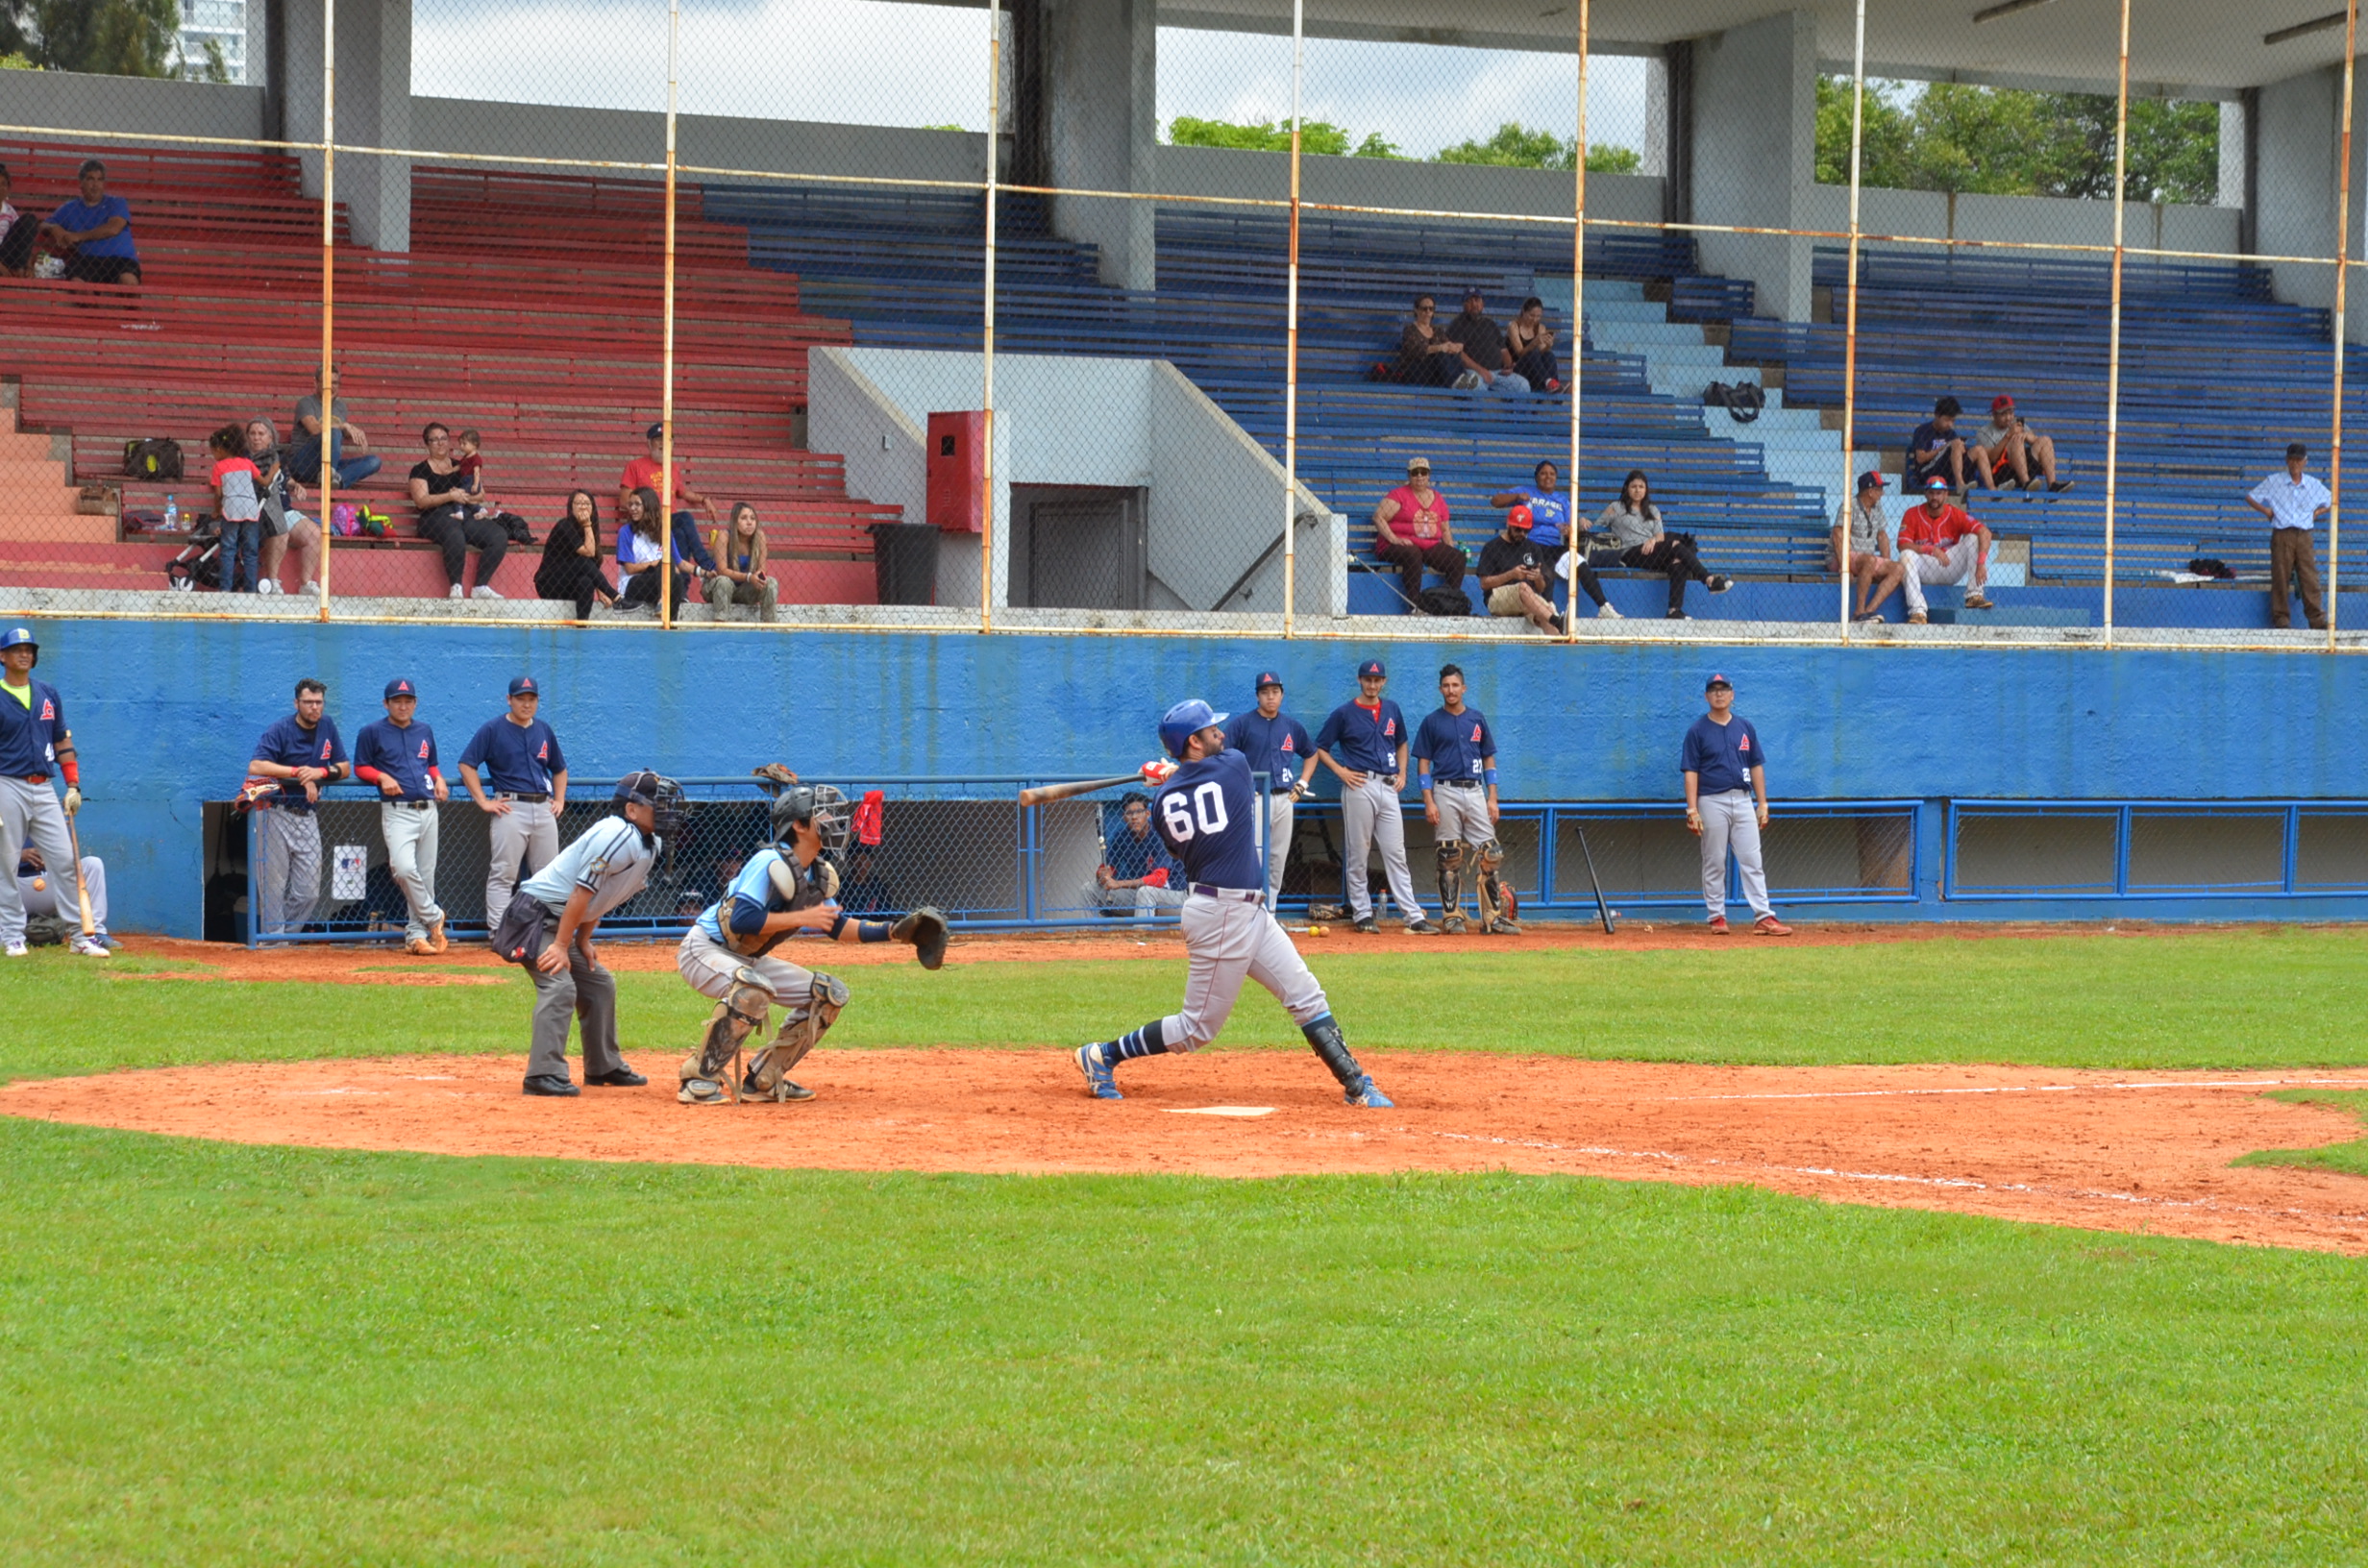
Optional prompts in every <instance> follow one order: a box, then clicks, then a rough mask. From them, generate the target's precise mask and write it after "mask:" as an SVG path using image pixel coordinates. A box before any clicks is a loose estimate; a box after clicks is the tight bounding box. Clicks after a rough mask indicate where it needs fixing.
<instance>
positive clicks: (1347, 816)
mask: <svg viewBox="0 0 2368 1568" xmlns="http://www.w3.org/2000/svg"><path fill="white" fill-rule="evenodd" d="M1341 827H1342V830H1343V836H1344V837H1345V838H1346V839H1347V840H1348V913H1349V914H1350V916H1352V917H1353V918H1355V919H1360V920H1362V919H1367V918H1368V917H1369V916H1370V915H1371V914H1372V913H1373V900H1372V896H1371V894H1369V893H1368V892H1367V891H1366V886H1365V881H1366V876H1365V859H1366V855H1367V853H1368V852H1369V850H1370V849H1371V848H1372V847H1373V845H1374V844H1375V843H1376V842H1378V843H1379V844H1380V845H1381V870H1382V874H1383V875H1384V876H1386V877H1387V878H1388V879H1389V882H1390V896H1391V898H1392V899H1393V900H1394V901H1395V902H1396V904H1397V912H1398V914H1399V915H1400V916H1401V917H1403V918H1404V919H1405V921H1406V923H1407V924H1408V925H1412V924H1414V923H1415V922H1416V921H1417V920H1419V919H1425V918H1426V917H1425V916H1424V915H1423V913H1422V900H1421V899H1419V898H1418V897H1416V896H1415V879H1414V873H1413V872H1412V871H1410V870H1407V869H1406V817H1405V808H1404V807H1403V806H1402V805H1401V804H1400V803H1399V800H1398V797H1397V790H1396V789H1395V788H1394V786H1392V785H1389V784H1385V783H1383V782H1382V778H1381V775H1380V774H1379V773H1368V774H1366V775H1365V782H1364V783H1363V784H1360V785H1358V786H1357V787H1356V788H1354V789H1350V788H1349V787H1347V786H1346V785H1343V786H1342V788H1341Z"/></svg>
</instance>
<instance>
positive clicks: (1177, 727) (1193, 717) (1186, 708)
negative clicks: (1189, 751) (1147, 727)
mask: <svg viewBox="0 0 2368 1568" xmlns="http://www.w3.org/2000/svg"><path fill="white" fill-rule="evenodd" d="M1224 722H1225V716H1224V715H1223V714H1221V713H1218V712H1216V711H1215V710H1213V709H1212V708H1211V707H1210V706H1209V705H1208V704H1207V703H1206V702H1203V701H1201V700H1200V698H1196V697H1195V698H1186V699H1185V700H1184V701H1182V702H1178V703H1177V704H1176V705H1175V706H1174V707H1172V708H1170V709H1169V710H1168V711H1167V712H1166V713H1165V714H1164V715H1162V716H1161V718H1160V721H1159V744H1160V745H1162V746H1164V747H1167V748H1168V755H1170V756H1172V757H1173V758H1175V759H1176V761H1178V762H1182V761H1183V760H1184V743H1185V742H1186V741H1189V740H1191V739H1192V738H1193V737H1194V736H1196V735H1197V734H1199V733H1200V732H1201V731H1202V730H1204V729H1207V728H1209V727H1210V726H1211V725H1213V724H1221V723H1224Z"/></svg>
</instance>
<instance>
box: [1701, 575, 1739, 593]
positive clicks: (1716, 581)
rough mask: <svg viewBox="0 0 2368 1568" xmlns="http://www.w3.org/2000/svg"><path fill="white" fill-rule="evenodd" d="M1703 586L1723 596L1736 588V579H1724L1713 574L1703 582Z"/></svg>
mask: <svg viewBox="0 0 2368 1568" xmlns="http://www.w3.org/2000/svg"><path fill="white" fill-rule="evenodd" d="M1702 586H1703V587H1705V588H1708V589H1709V590H1710V591H1711V592H1712V593H1714V594H1723V593H1725V592H1726V591H1727V590H1728V589H1730V588H1732V587H1734V586H1735V579H1734V578H1733V577H1722V576H1718V575H1717V574H1716V573H1713V574H1712V575H1711V576H1710V577H1709V578H1708V579H1706V580H1705V581H1704V582H1703V584H1702Z"/></svg>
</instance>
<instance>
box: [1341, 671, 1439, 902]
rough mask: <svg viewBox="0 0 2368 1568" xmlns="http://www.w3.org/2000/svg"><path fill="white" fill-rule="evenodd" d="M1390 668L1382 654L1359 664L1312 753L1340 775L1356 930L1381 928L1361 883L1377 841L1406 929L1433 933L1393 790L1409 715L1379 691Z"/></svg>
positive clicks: (1402, 767)
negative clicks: (1409, 864) (1353, 689)
mask: <svg viewBox="0 0 2368 1568" xmlns="http://www.w3.org/2000/svg"><path fill="white" fill-rule="evenodd" d="M1389 679H1390V672H1389V671H1388V670H1386V669H1384V668H1383V666H1382V662H1381V661H1380V660H1379V659H1368V660H1366V661H1365V662H1364V663H1363V664H1360V665H1358V666H1357V692H1358V696H1357V699H1356V700H1355V701H1353V702H1344V703H1342V704H1341V705H1340V706H1339V707H1337V708H1334V709H1333V710H1332V714H1331V717H1330V718H1328V719H1326V720H1325V721H1324V722H1323V728H1322V729H1320V730H1319V731H1318V732H1317V734H1316V758H1317V760H1318V761H1320V762H1321V763H1322V764H1323V765H1324V766H1325V767H1326V768H1329V769H1331V770H1332V772H1335V773H1337V774H1338V775H1340V781H1341V828H1342V831H1343V834H1344V837H1345V838H1346V839H1347V841H1348V849H1347V855H1348V866H1347V872H1348V913H1349V914H1350V915H1351V916H1352V917H1354V919H1355V920H1356V924H1357V929H1358V930H1360V931H1364V932H1367V933H1371V932H1375V931H1378V930H1380V929H1381V928H1380V927H1379V926H1378V925H1376V924H1375V923H1374V922H1373V903H1372V898H1371V896H1370V894H1369V893H1368V891H1367V888H1366V865H1365V862H1366V856H1367V855H1368V854H1369V852H1370V850H1371V849H1372V847H1373V845H1375V844H1376V843H1378V844H1379V845H1381V868H1382V871H1383V873H1384V874H1385V875H1387V876H1388V877H1389V879H1390V896H1391V897H1392V898H1394V899H1395V900H1396V901H1397V908H1398V913H1399V914H1401V915H1403V916H1405V917H1406V929H1407V931H1408V932H1409V933H1411V934H1413V935H1415V936H1418V937H1435V936H1437V935H1439V927H1437V926H1435V925H1433V924H1432V923H1431V922H1430V920H1429V919H1428V918H1427V917H1425V916H1424V915H1423V913H1422V900H1420V899H1419V898H1417V897H1416V896H1415V879H1414V873H1413V872H1412V871H1410V870H1407V868H1406V818H1405V813H1404V811H1403V809H1402V808H1401V807H1400V806H1399V804H1398V795H1397V792H1398V790H1399V789H1400V788H1401V787H1402V785H1401V781H1402V780H1403V779H1404V778H1405V777H1406V744H1407V742H1406V716H1405V715H1404V714H1402V713H1400V712H1398V711H1397V704H1396V703H1394V702H1393V701H1391V700H1390V699H1389V698H1386V697H1384V696H1382V695H1381V689H1382V687H1383V686H1385V685H1387V684H1388V683H1389Z"/></svg>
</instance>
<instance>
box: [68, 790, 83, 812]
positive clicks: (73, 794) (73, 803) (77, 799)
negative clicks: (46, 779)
mask: <svg viewBox="0 0 2368 1568" xmlns="http://www.w3.org/2000/svg"><path fill="white" fill-rule="evenodd" d="M82 809H83V792H82V790H81V789H80V788H79V787H78V786H76V785H72V784H68V785H67V786H66V787H65V814H66V815H67V816H68V817H71V816H73V815H74V814H75V813H76V812H78V811H80V810H82Z"/></svg>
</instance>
